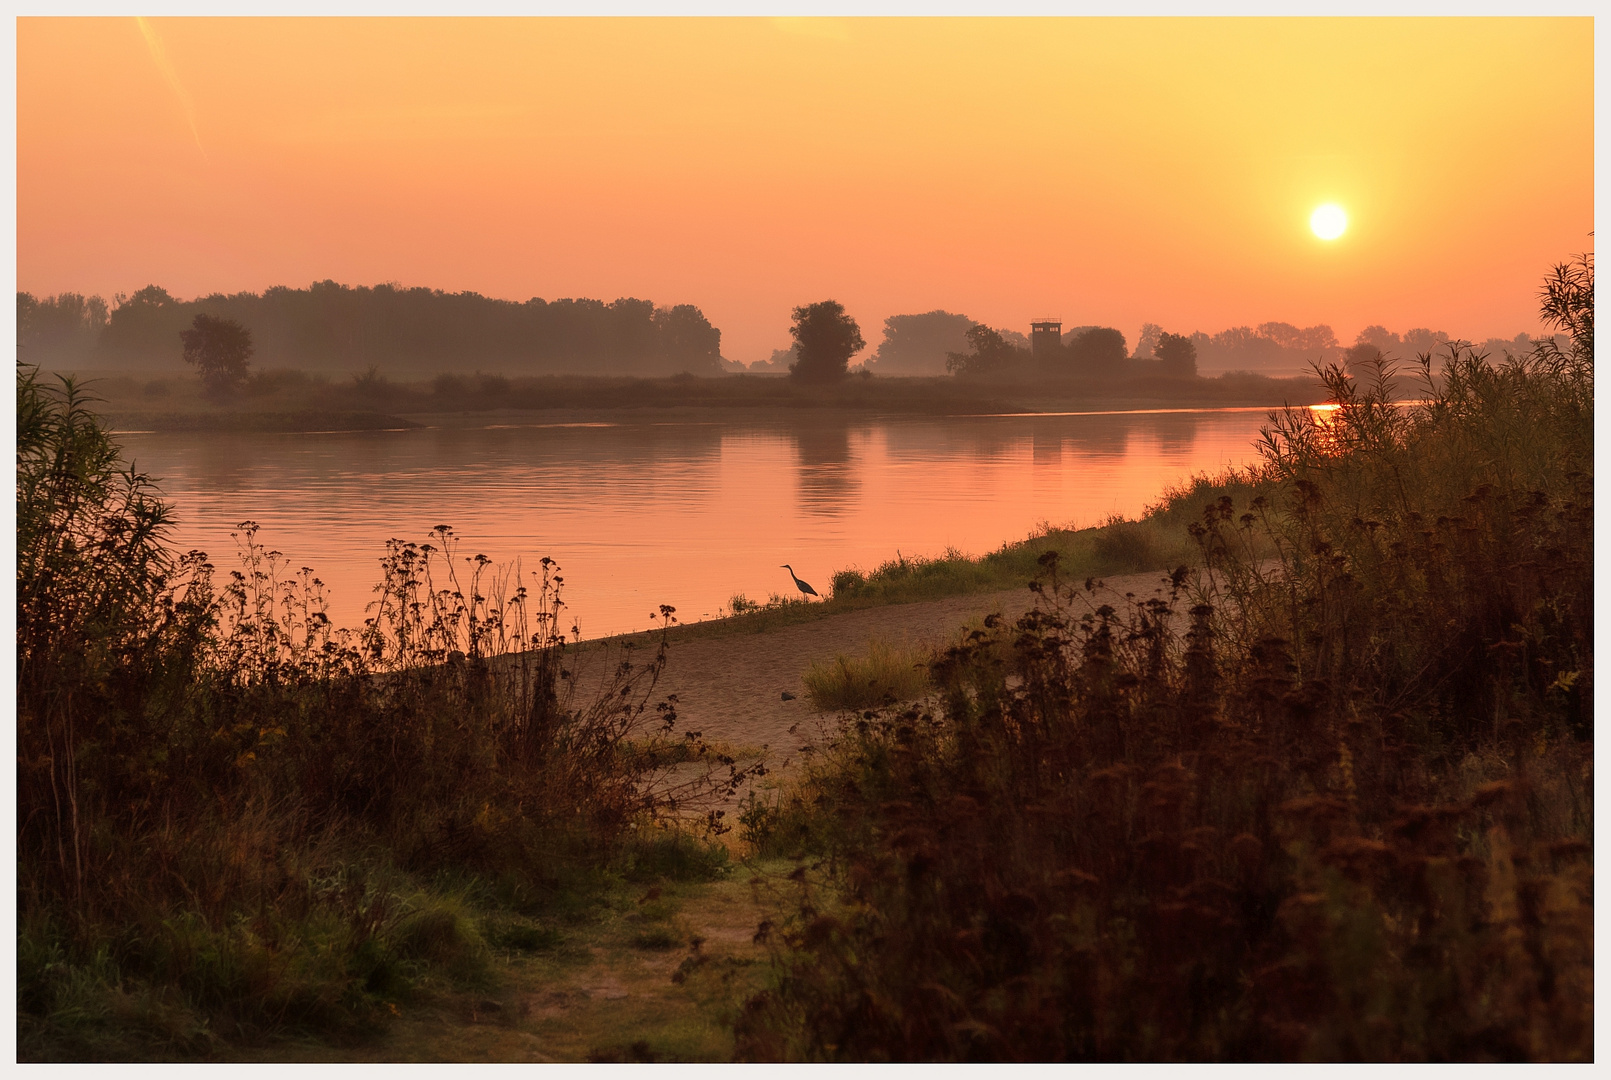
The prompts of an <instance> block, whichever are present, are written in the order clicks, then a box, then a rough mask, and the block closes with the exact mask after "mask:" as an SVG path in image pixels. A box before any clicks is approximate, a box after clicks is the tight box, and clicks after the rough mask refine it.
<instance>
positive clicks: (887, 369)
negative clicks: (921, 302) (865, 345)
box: [867, 309, 974, 375]
mask: <svg viewBox="0 0 1611 1080" xmlns="http://www.w3.org/2000/svg"><path fill="white" fill-rule="evenodd" d="M973 326H974V321H973V320H972V319H970V318H968V317H967V316H966V315H957V314H955V313H953V312H949V311H940V310H938V309H936V310H934V311H925V312H923V313H922V314H921V315H891V316H890V317H889V318H887V319H885V320H884V340H883V341H881V342H879V344H878V351H877V352H875V353H873V355H872V356H871V357H869V358H868V360H867V370H868V371H871V372H872V373H873V374H875V375H943V374H945V371H946V357H947V356H948V355H949V354H951V353H965V352H967V351H968V350H969V349H970V348H971V345H970V343H969V340H968V331H969V330H970V329H971V328H972V327H973Z"/></svg>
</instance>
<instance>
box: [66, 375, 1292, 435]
mask: <svg viewBox="0 0 1611 1080" xmlns="http://www.w3.org/2000/svg"><path fill="white" fill-rule="evenodd" d="M89 374H90V376H91V381H90V383H89V385H91V386H93V389H94V392H95V394H96V395H97V396H98V397H99V398H100V399H101V403H100V405H99V408H100V409H101V411H102V412H103V414H104V415H105V416H106V418H107V420H108V422H109V423H110V424H111V425H112V426H113V427H114V428H116V429H117V430H122V431H176V432H192V431H193V432H210V431H229V430H248V431H310V430H311V431H336V430H381V429H390V428H407V427H411V426H417V425H457V424H468V425H474V424H478V423H510V422H518V421H519V420H520V419H522V418H525V419H528V420H529V422H531V423H549V422H553V419H554V418H555V417H564V418H565V419H567V420H574V419H576V418H578V417H596V418H599V419H621V418H631V417H634V416H639V415H643V414H645V413H652V414H656V415H660V414H664V413H666V412H667V411H669V410H681V411H685V412H701V414H702V415H705V416H707V417H709V418H716V419H720V418H722V417H727V416H732V417H737V416H746V417H770V418H781V419H787V418H789V417H793V416H801V415H811V416H821V415H826V414H830V413H835V412H845V413H861V414H888V415H924V416H955V415H979V414H991V413H1019V412H1058V411H1089V410H1093V409H1095V410H1103V409H1148V408H1215V407H1230V406H1271V407H1280V406H1282V405H1286V404H1307V403H1311V402H1317V401H1320V400H1321V399H1322V397H1323V395H1324V390H1323V388H1321V387H1320V384H1319V383H1318V382H1317V381H1316V380H1315V379H1313V378H1307V379H1267V378H1265V377H1263V376H1257V375H1226V376H1222V377H1219V378H1215V379H1197V380H1192V381H1189V382H1181V381H1180V380H1170V379H1164V378H1162V377H1147V378H1137V379H1132V380H1128V381H1120V382H1117V383H1111V382H1110V383H1103V384H1101V385H1096V384H1091V385H1085V384H1079V383H1070V384H1067V385H1058V386H1056V387H1041V388H1034V389H1031V390H1024V389H1023V388H1019V389H1017V390H1006V389H1003V390H1001V391H1000V392H994V391H992V392H991V393H988V394H981V393H980V391H979V388H978V387H965V386H958V385H957V384H956V382H955V381H954V380H952V379H948V378H932V379H925V378H895V379H882V378H871V377H865V378H864V377H858V376H851V377H849V378H846V379H843V380H841V381H839V382H836V383H829V384H822V383H809V382H806V383H802V382H799V381H797V380H794V379H782V378H774V377H769V376H759V375H729V376H723V377H720V378H696V377H694V376H672V377H668V378H655V379H649V378H625V377H622V378H613V377H587V376H543V377H533V378H508V377H505V376H502V375H480V374H474V375H440V376H437V377H435V378H433V379H431V380H428V381H407V380H402V379H397V378H394V377H392V376H388V375H386V374H384V373H382V372H380V371H379V370H374V371H368V372H364V373H360V374H359V375H357V376H352V377H345V378H340V379H333V378H324V377H321V376H315V375H310V374H308V373H306V372H301V371H292V370H279V369H269V370H263V371H258V372H256V373H254V374H253V375H252V376H251V377H250V378H249V379H248V380H247V381H246V383H245V384H244V385H243V386H242V387H241V389H240V392H239V393H238V394H236V395H235V396H234V397H233V398H231V399H230V400H229V401H227V402H219V401H216V400H214V399H213V398H210V397H209V396H207V394H206V393H205V389H204V387H203V386H202V385H201V383H200V382H199V381H198V380H196V379H194V378H191V377H187V376H186V375H184V374H183V373H175V374H172V375H165V376H161V377H154V378H132V377H130V376H128V375H120V374H111V373H103V372H91V373H89ZM309 425H312V426H309Z"/></svg>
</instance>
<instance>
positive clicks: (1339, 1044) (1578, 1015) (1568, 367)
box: [738, 286, 1593, 1061]
mask: <svg viewBox="0 0 1611 1080" xmlns="http://www.w3.org/2000/svg"><path fill="white" fill-rule="evenodd" d="M1580 300H1581V301H1582V303H1580V304H1579V306H1578V308H1577V309H1576V310H1577V311H1578V312H1580V313H1581V312H1582V311H1584V310H1587V312H1588V321H1587V322H1583V321H1580V322H1579V323H1577V324H1576V325H1573V326H1572V327H1571V329H1572V332H1573V335H1574V340H1575V346H1576V347H1575V349H1574V352H1573V354H1572V355H1570V356H1561V355H1551V354H1549V353H1548V352H1541V353H1539V354H1537V355H1535V356H1533V357H1530V358H1528V359H1526V360H1521V361H1516V362H1510V363H1506V364H1503V365H1499V366H1493V365H1490V364H1488V363H1486V362H1484V361H1483V360H1482V359H1480V358H1477V357H1475V356H1472V355H1470V354H1468V353H1456V354H1454V355H1451V356H1450V357H1449V358H1448V360H1447V363H1446V364H1445V365H1444V370H1443V374H1444V375H1445V376H1446V377H1445V378H1444V379H1443V380H1442V381H1441V383H1440V384H1439V385H1438V386H1437V387H1435V388H1434V389H1432V390H1431V391H1430V392H1429V400H1428V403H1427V404H1426V405H1424V406H1422V407H1419V408H1416V409H1409V410H1406V409H1399V408H1391V407H1389V406H1388V401H1389V398H1390V396H1391V389H1392V388H1391V386H1389V385H1387V384H1388V382H1390V380H1388V379H1385V378H1384V380H1383V381H1382V382H1380V383H1378V384H1377V385H1375V386H1366V387H1364V388H1361V387H1359V386H1357V385H1356V384H1354V383H1352V382H1350V381H1349V380H1348V379H1347V378H1345V377H1343V376H1342V374H1341V373H1340V372H1338V373H1334V374H1333V376H1332V378H1331V380H1330V382H1331V390H1332V393H1333V395H1334V396H1335V398H1336V400H1337V403H1338V404H1339V406H1340V407H1339V408H1338V409H1337V410H1335V411H1333V412H1332V413H1331V414H1329V415H1322V416H1321V417H1318V418H1312V417H1304V416H1293V417H1291V418H1289V419H1288V420H1287V421H1286V422H1284V423H1283V424H1281V425H1278V427H1277V428H1276V429H1275V430H1274V431H1273V432H1272V434H1271V437H1270V439H1269V442H1268V445H1267V446H1266V448H1265V449H1266V456H1265V463H1266V467H1265V470H1264V476H1263V479H1264V480H1265V481H1266V482H1267V483H1268V484H1269V485H1271V487H1272V488H1273V490H1270V491H1264V490H1257V491H1249V492H1247V493H1244V494H1238V493H1235V492H1227V493H1225V495H1224V497H1223V498H1221V497H1219V496H1217V495H1216V496H1215V497H1214V498H1211V499H1208V500H1203V501H1199V503H1198V505H1196V506H1195V508H1194V509H1195V511H1196V518H1195V520H1194V521H1192V522H1191V526H1192V528H1191V535H1192V538H1193V540H1194V542H1195V543H1196V545H1197V547H1198V551H1199V560H1198V565H1199V567H1200V570H1199V571H1198V572H1196V573H1193V574H1188V575H1184V576H1183V577H1182V578H1181V580H1180V587H1179V588H1178V589H1177V591H1176V593H1175V595H1174V596H1173V597H1172V598H1164V599H1157V600H1151V601H1146V602H1144V603H1139V604H1136V605H1134V606H1132V607H1131V608H1130V609H1129V610H1114V609H1113V608H1112V607H1107V606H1102V607H1096V608H1095V609H1094V610H1093V609H1092V605H1090V604H1088V603H1085V602H1084V601H1083V600H1082V596H1083V594H1084V590H1083V588H1082V585H1081V583H1080V581H1079V580H1078V579H1079V577H1080V575H1079V574H1070V573H1067V572H1066V570H1065V568H1064V566H1063V565H1062V561H1061V560H1060V559H1058V558H1057V557H1055V556H1050V555H1048V556H1044V557H1043V559H1042V560H1041V571H1042V575H1041V578H1040V580H1039V583H1038V588H1039V590H1040V594H1041V598H1042V599H1041V603H1040V604H1039V606H1038V608H1037V610H1035V611H1032V612H1031V613H1029V614H1028V615H1026V616H1024V617H1023V618H1022V619H1021V620H1019V621H1018V622H1017V624H1016V625H1014V626H1005V625H1000V624H995V625H986V626H984V627H982V628H980V629H979V630H978V631H977V632H975V633H973V634H972V635H970V636H969V637H968V638H967V640H966V641H965V642H964V643H963V644H961V645H959V646H957V647H955V648H952V649H950V650H949V651H947V652H946V653H945V654H944V655H943V656H941V657H939V658H937V659H936V660H935V662H934V663H933V665H932V667H931V670H930V678H931V680H932V682H933V684H934V685H935V686H937V687H938V690H937V691H936V692H935V693H934V694H933V695H932V696H931V697H929V698H928V699H927V700H926V701H924V702H922V703H921V704H919V705H917V706H913V707H905V706H901V707H895V708H890V709H884V710H878V709H869V710H866V711H863V712H861V713H858V714H853V715H852V716H850V717H848V718H847V719H846V721H845V723H844V724H843V726H842V728H841V731H840V735H839V737H838V738H837V740H835V741H834V742H832V743H831V744H830V745H828V746H826V747H824V748H823V749H822V750H821V752H820V753H819V754H818V755H817V757H816V760H815V761H814V763H813V764H812V765H811V766H810V767H809V770H808V775H807V776H806V778H805V779H804V780H803V781H802V782H801V784H800V785H799V786H798V787H797V788H796V789H794V790H793V791H784V792H782V793H780V794H777V795H775V796H774V797H773V798H771V799H765V798H758V799H756V800H755V801H753V802H752V803H751V804H750V805H749V807H748V808H747V811H746V813H745V814H744V817H743V820H744V823H745V825H746V827H747V830H748V831H747V836H748V838H749V839H750V840H751V842H752V843H754V844H755V845H756V846H757V848H758V849H759V850H760V851H762V852H765V853H767V854H769V855H772V856H794V857H796V858H799V859H800V860H801V861H802V867H805V866H807V865H814V866H816V867H818V868H819V874H820V876H816V877H814V876H812V875H810V874H808V873H807V872H806V871H805V870H804V869H802V873H801V887H800V891H799V893H798V895H797V897H796V900H795V905H794V911H793V914H792V916H791V917H789V918H787V919H786V920H783V921H781V922H780V923H779V924H778V925H777V926H776V927H775V928H774V930H773V935H772V940H773V943H774V954H773V956H774V968H773V976H772V982H771V985H770V986H769V987H768V988H767V989H766V990H764V991H762V992H761V993H758V994H756V995H755V996H754V997H752V998H751V999H750V1001H749V1002H748V1003H747V1004H746V1006H745V1010H744V1014H743V1017H742V1019H741V1020H740V1022H739V1026H738V1036H739V1037H738V1051H739V1054H740V1056H741V1057H744V1058H747V1059H750V1060H826V1061H864V1060H893V1061H917V1060H975V1061H1003V1060H1183V1061H1202V1060H1384V1061H1385V1060H1590V1059H1592V1056H1593V1003H1592V1002H1593V885H1592V864H1591V859H1590V855H1591V851H1592V837H1593V806H1592V787H1593V741H1592V740H1593V722H1592V715H1593V714H1592V696H1593V689H1592V687H1593V661H1592V638H1591V627H1592V611H1593V605H1592V565H1593V558H1592V518H1593V512H1592V482H1591V479H1590V477H1591V475H1592V437H1593V406H1592V370H1591V367H1590V365H1591V362H1592V286H1591V287H1590V290H1589V293H1588V295H1587V296H1585V297H1580ZM1384 374H1385V373H1384ZM1201 494H1210V493H1209V492H1203V493H1201ZM1204 502H1206V505H1204V504H1203V503H1204ZM1272 555H1273V563H1272ZM841 681H848V680H841Z"/></svg>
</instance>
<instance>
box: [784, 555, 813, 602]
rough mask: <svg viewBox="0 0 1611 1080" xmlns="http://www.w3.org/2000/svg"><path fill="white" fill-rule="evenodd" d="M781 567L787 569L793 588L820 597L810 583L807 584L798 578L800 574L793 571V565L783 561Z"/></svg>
mask: <svg viewBox="0 0 1611 1080" xmlns="http://www.w3.org/2000/svg"><path fill="white" fill-rule="evenodd" d="M783 569H785V570H787V571H788V572H789V576H790V577H792V578H793V579H794V587H795V588H797V589H799V590H800V591H801V592H803V593H806V594H808V595H810V596H817V597H819V598H820V596H821V594H820V593H818V592H817V590H815V589H813V588H812V587H811V586H810V585H808V584H806V583H805V582H803V581H801V580H800V575H799V574H796V573H795V572H794V567H792V566H790V565H789V564H788V563H784V564H783Z"/></svg>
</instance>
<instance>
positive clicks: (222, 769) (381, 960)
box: [17, 369, 746, 1060]
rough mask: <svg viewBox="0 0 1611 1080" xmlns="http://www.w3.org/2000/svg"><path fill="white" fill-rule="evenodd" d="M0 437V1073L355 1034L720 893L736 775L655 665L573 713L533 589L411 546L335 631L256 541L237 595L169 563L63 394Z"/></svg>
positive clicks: (183, 562)
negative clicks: (711, 811) (11, 1000)
mask: <svg viewBox="0 0 1611 1080" xmlns="http://www.w3.org/2000/svg"><path fill="white" fill-rule="evenodd" d="M17 419H18V441H17V469H18V479H17V541H18V564H17V750H18V761H17V764H18V773H17V777H18V794H17V810H18V815H17V821H18V832H17V847H18V861H17V870H18V887H17V895H18V939H17V942H18V954H17V955H18V998H19V1015H18V1038H19V1054H20V1056H22V1057H23V1058H25V1059H68V1060H88V1059H96V1058H112V1059H117V1058H143V1057H148V1056H150V1057H159V1058H169V1057H174V1056H203V1057H206V1056H216V1055H220V1054H224V1055H227V1054H230V1053H234V1052H237V1051H238V1048H239V1047H241V1046H245V1045H251V1044H254V1043H259V1042H262V1041H264V1040H269V1039H276V1038H283V1037H286V1036H288V1035H295V1034H301V1035H314V1036H317V1037H319V1038H323V1039H327V1040H338V1041H339V1040H342V1039H349V1038H354V1037H360V1036H363V1035H365V1034H366V1033H372V1032H374V1031H375V1030H377V1029H378V1028H379V1027H381V1026H384V1024H385V1023H386V1022H387V1020H388V1018H389V1017H391V1016H392V1015H395V1014H396V1012H397V1010H398V1008H399V1005H401V1004H406V1003H408V1002H410V1001H412V1000H416V999H417V998H418V997H419V996H420V995H422V994H426V995H428V994H429V993H430V992H432V988H433V987H439V986H450V987H451V986H466V985H467V986H471V987H473V986H475V985H477V984H478V983H479V982H484V981H485V980H486V979H487V978H488V974H487V972H488V963H489V957H491V956H492V955H493V953H494V952H495V951H496V950H497V949H500V948H507V949H516V950H522V949H525V950H540V949H543V948H546V947H548V945H550V944H552V943H554V942H556V941H558V940H560V939H561V938H563V936H564V933H565V929H564V928H565V925H566V921H565V920H566V919H567V918H572V917H585V913H586V911H587V909H588V907H589V905H590V904H591V903H592V902H593V901H591V900H589V897H597V896H599V895H603V894H608V893H609V892H610V890H611V889H612V888H618V887H621V885H620V883H622V882H630V883H635V884H644V883H652V882H653V881H654V880H655V879H656V877H657V876H660V875H662V874H664V875H665V876H669V877H674V878H676V877H687V876H688V875H689V874H696V875H697V874H700V873H707V872H714V871H715V870H716V869H719V866H717V863H719V862H720V856H721V853H720V852H719V851H718V850H717V849H713V848H709V847H708V845H707V844H705V843H704V841H702V840H701V839H699V837H700V836H703V835H706V834H709V833H710V832H713V831H720V830H721V828H722V826H721V824H720V821H719V818H716V817H711V818H709V819H707V820H706V821H705V822H704V825H703V826H702V827H700V826H699V817H698V814H699V812H700V810H701V809H702V808H710V807H714V805H715V799H716V798H717V797H718V796H719V795H720V794H721V793H722V792H724V791H727V790H730V789H731V787H732V786H733V785H735V784H737V783H739V782H741V781H742V780H743V779H744V777H745V775H746V773H745V770H744V769H742V768H740V767H738V766H737V765H736V764H735V763H734V762H733V761H732V760H731V759H730V758H728V757H727V756H726V755H724V754H723V753H721V752H720V751H719V750H718V749H713V748H712V747H710V746H709V745H707V744H706V743H705V742H704V741H703V740H701V739H699V738H698V737H697V735H688V736H684V735H683V733H681V732H680V731H678V730H677V727H676V723H677V721H676V714H675V709H674V706H673V705H672V703H670V702H663V701H662V702H657V701H656V700H655V696H654V688H655V684H656V681H657V679H658V677H659V674H660V672H661V670H662V668H663V666H664V663H665V653H664V650H663V648H659V649H657V648H653V647H651V648H648V649H645V650H641V652H638V653H634V652H632V651H630V650H628V651H625V652H622V653H615V654H612V655H600V654H597V653H595V654H592V655H593V656H594V659H595V661H596V662H598V663H601V664H606V665H608V670H607V671H604V672H602V674H601V675H599V676H597V677H594V678H592V679H591V680H589V684H590V685H592V684H599V685H601V686H602V689H601V690H600V691H599V692H598V693H597V694H596V695H592V696H589V697H587V698H586V699H585V700H584V699H583V698H582V696H581V695H579V694H578V693H576V692H575V691H573V689H572V687H573V686H575V685H576V683H577V679H578V677H579V671H578V670H574V669H576V662H577V661H578V660H581V661H582V662H586V660H587V658H586V657H576V656H575V655H574V653H573V652H571V651H569V650H568V649H567V643H566V641H565V630H564V628H563V627H562V626H561V625H560V621H559V618H558V612H559V610H560V607H559V597H560V591H561V588H562V584H563V582H562V578H561V577H560V575H559V574H558V573H557V571H556V568H555V567H554V566H553V565H552V564H551V563H549V562H547V561H546V560H545V561H544V562H543V564H542V568H541V570H540V571H537V572H535V575H534V577H533V578H532V580H530V581H526V582H522V581H515V580H512V579H511V578H510V577H509V576H508V575H507V574H503V573H500V572H499V571H498V570H497V568H495V567H492V566H490V565H489V564H488V562H487V560H486V559H484V558H481V557H477V558H474V559H466V558H464V557H462V556H460V555H459V554H458V553H457V551H456V545H455V541H454V538H453V535H452V531H451V530H450V529H448V528H446V527H442V526H439V527H438V528H436V529H435V530H433V531H432V533H431V536H430V539H429V541H428V542H427V543H422V544H419V545H416V544H413V543H403V542H401V541H394V542H393V543H392V544H391V545H390V547H389V550H388V553H387V557H386V560H385V563H384V577H383V581H382V582H381V585H380V587H379V588H378V589H377V604H376V607H375V610H374V615H373V617H371V618H370V619H368V620H366V622H365V625H364V626H363V627H362V628H360V629H356V630H344V629H337V628H334V627H332V626H331V624H330V622H329V619H328V618H327V617H326V615H325V612H324V605H323V599H322V595H321V586H320V583H319V582H318V580H317V579H316V578H315V577H313V575H312V572H311V571H307V570H302V571H300V572H295V571H290V570H289V569H288V568H287V567H286V566H285V565H284V561H283V559H281V558H280V557H279V556H278V555H277V553H275V552H271V551H265V550H264V549H263V547H262V545H261V544H259V543H258V542H257V540H256V537H255V528H254V527H253V526H252V525H251V524H250V523H246V524H245V525H243V527H242V531H241V533H240V534H239V538H240V541H241V544H242V548H241V552H240V555H241V560H240V564H239V568H238V569H234V570H229V571H220V570H217V569H215V568H214V566H213V565H212V564H211V563H210V562H208V561H207V560H206V557H205V556H204V555H202V554H201V553H199V552H191V553H188V554H180V553H177V552H174V551H172V550H169V549H168V548H167V547H166V546H165V544H164V542H163V536H164V532H165V528H166V526H167V524H168V521H169V511H168V509H167V507H166V506H165V505H164V504H163V503H162V501H161V499H160V498H159V497H158V493H157V492H156V491H155V490H154V489H153V488H152V486H151V484H150V482H149V481H148V480H147V478H145V477H144V476H142V475H140V474H138V473H136V472H134V471H132V469H130V468H128V467H127V466H125V465H124V464H123V462H122V461H121V458H120V455H119V452H118V448H117V446H116V444H115V442H113V440H112V439H111V438H110V437H109V436H108V434H107V432H106V429H105V428H104V426H103V425H102V424H101V422H100V421H99V420H98V418H97V417H96V416H95V415H94V414H93V413H92V412H90V410H89V408H88V406H87V402H86V401H85V400H84V398H83V396H82V394H81V392H80V390H79V388H78V387H77V386H76V385H74V384H73V383H72V381H71V380H63V381H62V382H60V383H59V384H58V385H51V384H50V383H48V382H46V381H45V380H43V379H41V378H40V377H39V376H38V374H37V372H35V371H33V370H31V369H20V370H19V373H18V378H17ZM666 614H667V618H668V619H669V618H670V612H669V611H668V612H667V613H666ZM713 860H715V862H713ZM231 1048H235V1049H231Z"/></svg>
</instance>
